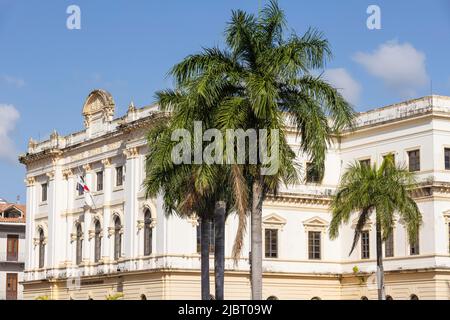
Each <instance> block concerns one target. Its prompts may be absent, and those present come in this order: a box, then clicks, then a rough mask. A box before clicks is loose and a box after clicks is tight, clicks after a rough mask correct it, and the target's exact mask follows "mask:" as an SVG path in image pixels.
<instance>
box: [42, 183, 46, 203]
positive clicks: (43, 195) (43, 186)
mask: <svg viewBox="0 0 450 320" xmlns="http://www.w3.org/2000/svg"><path fill="white" fill-rule="evenodd" d="M41 190H42V194H41V196H42V198H41V200H42V202H44V201H47V184H46V183H43V184H42V185H41Z"/></svg>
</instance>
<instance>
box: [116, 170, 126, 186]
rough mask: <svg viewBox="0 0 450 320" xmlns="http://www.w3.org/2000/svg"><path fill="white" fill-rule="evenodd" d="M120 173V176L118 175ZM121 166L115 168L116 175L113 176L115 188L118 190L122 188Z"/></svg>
mask: <svg viewBox="0 0 450 320" xmlns="http://www.w3.org/2000/svg"><path fill="white" fill-rule="evenodd" d="M119 171H120V175H119ZM123 180H124V179H123V165H121V166H117V167H116V174H115V186H116V187H118V188H120V187H123Z"/></svg>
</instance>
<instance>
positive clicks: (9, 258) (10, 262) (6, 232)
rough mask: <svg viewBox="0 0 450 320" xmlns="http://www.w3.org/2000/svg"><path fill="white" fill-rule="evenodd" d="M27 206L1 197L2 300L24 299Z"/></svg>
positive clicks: (0, 287)
mask: <svg viewBox="0 0 450 320" xmlns="http://www.w3.org/2000/svg"><path fill="white" fill-rule="evenodd" d="M24 266H25V206H24V205H21V204H17V203H8V202H7V201H6V200H3V199H0V300H5V299H6V300H16V299H22V291H23V286H22V285H21V284H20V283H19V282H20V281H22V280H23V269H24Z"/></svg>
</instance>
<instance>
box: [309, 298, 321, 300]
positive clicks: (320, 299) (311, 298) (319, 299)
mask: <svg viewBox="0 0 450 320" xmlns="http://www.w3.org/2000/svg"><path fill="white" fill-rule="evenodd" d="M311 300H322V299H320V297H312V298H311Z"/></svg>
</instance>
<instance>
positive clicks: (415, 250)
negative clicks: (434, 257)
mask: <svg viewBox="0 0 450 320" xmlns="http://www.w3.org/2000/svg"><path fill="white" fill-rule="evenodd" d="M409 255H410V256H418V255H420V232H419V231H418V232H417V238H416V241H415V242H414V243H411V242H410V243H409Z"/></svg>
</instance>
